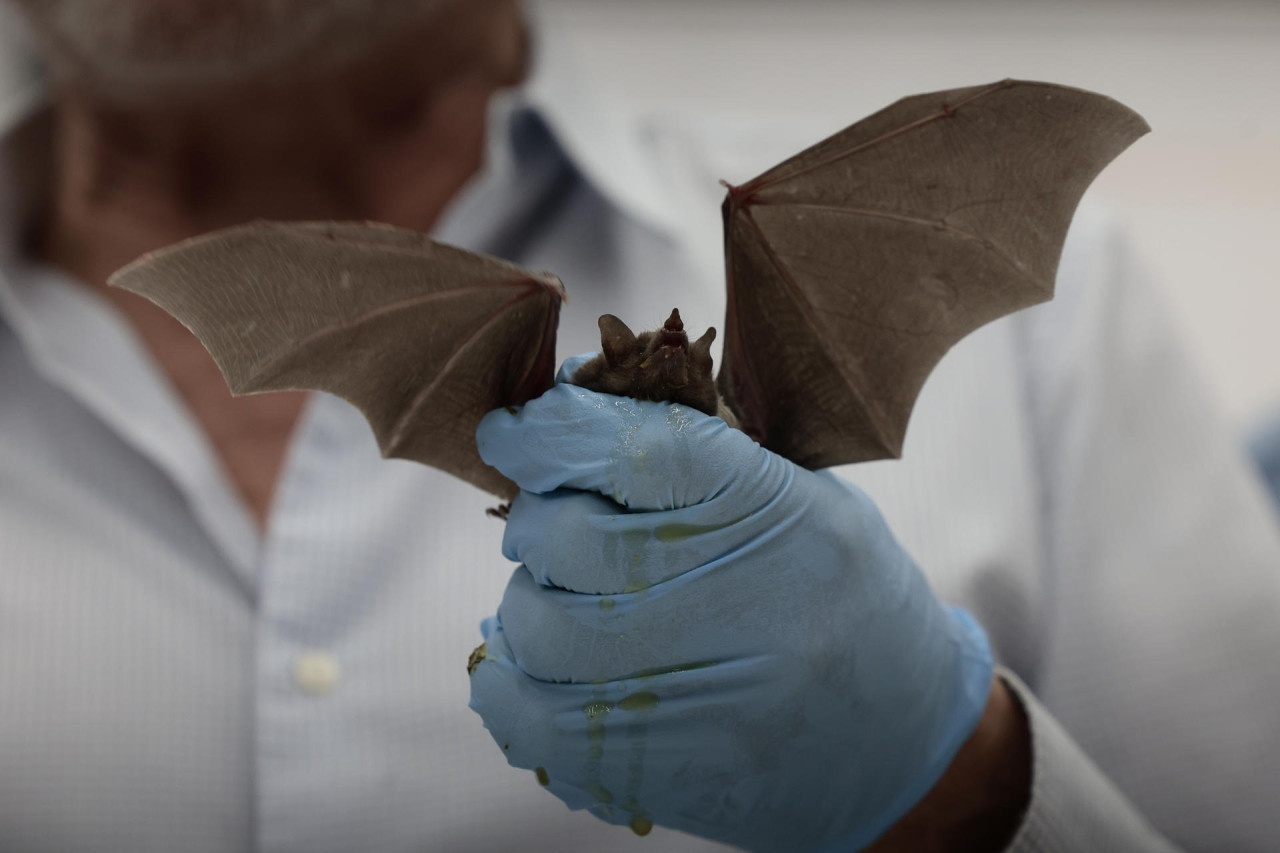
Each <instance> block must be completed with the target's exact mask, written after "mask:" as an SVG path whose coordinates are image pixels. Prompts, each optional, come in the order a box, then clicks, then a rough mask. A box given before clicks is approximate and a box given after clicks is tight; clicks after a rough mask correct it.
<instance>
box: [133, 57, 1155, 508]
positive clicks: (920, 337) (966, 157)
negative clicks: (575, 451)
mask: <svg viewBox="0 0 1280 853" xmlns="http://www.w3.org/2000/svg"><path fill="white" fill-rule="evenodd" d="M1148 129H1149V128H1148V127H1147V124H1146V122H1144V121H1143V120H1142V118H1141V117H1140V116H1138V115H1137V114H1136V113H1134V112H1133V111H1132V110H1129V109H1128V108H1126V107H1124V106H1123V105H1121V104H1119V103H1116V102H1115V101H1113V100H1111V99H1110V98H1105V97H1103V96H1101V95H1095V94H1092V93H1089V92H1083V91H1080V90H1078V89H1070V88H1066V87H1063V86H1055V85H1052V84H1047V83H1028V82H1020V81H1015V80H1005V81H1002V82H1000V83H996V84H992V85H989V86H975V87H971V88H966V89H952V90H948V91H945V92H934V93H931V94H926V95H917V96H914V97H910V98H904V99H903V100H901V101H898V102H897V103H894V104H892V105H890V106H889V107H887V108H885V109H883V110H881V111H880V112H878V113H876V114H875V115H872V116H870V117H868V118H866V119H863V120H862V121H860V122H858V123H856V124H854V125H851V126H850V127H848V128H846V129H845V130H843V131H840V132H839V133H837V134H835V135H833V136H831V137H830V138H828V139H825V140H823V141H822V142H819V143H818V144H816V145H814V146H812V147H810V148H808V149H806V150H804V151H802V152H800V153H799V154H797V155H796V156H794V157H792V158H790V159H788V160H786V161H784V162H782V163H780V164H779V165H777V166H775V167H774V168H772V169H770V170H768V171H767V172H765V173H763V174H761V175H759V176H757V177H756V178H754V179H752V180H751V181H748V182H747V183H745V184H743V185H741V186H739V187H730V191H729V196H728V198H727V199H726V201H725V204H724V208H723V215H724V226H725V241H724V245H725V267H726V277H727V282H726V284H727V294H726V296H727V309H726V313H725V323H724V336H725V337H724V353H723V357H722V363H721V367H720V373H719V375H718V376H717V377H716V378H715V381H714V382H713V381H712V364H711V354H710V346H711V342H712V341H713V340H714V339H715V330H714V329H709V330H708V331H707V332H706V333H705V334H704V335H703V336H702V337H701V338H699V339H698V340H696V341H694V342H692V343H690V342H689V339H688V336H687V335H686V334H685V331H684V326H683V324H682V323H681V320H680V314H679V312H678V311H672V313H671V316H670V317H669V318H668V319H667V322H666V323H665V324H664V325H663V327H662V328H660V329H658V330H656V331H653V332H645V333H642V334H640V335H635V334H633V333H632V332H631V330H630V329H628V328H627V326H626V325H625V324H624V323H623V322H622V321H621V320H619V319H618V318H617V317H614V316H612V315H609V314H606V315H604V316H603V317H601V318H600V332H601V354H600V356H599V357H598V358H596V359H595V360H593V361H592V362H589V363H588V364H586V365H584V366H583V367H582V368H581V369H579V371H578V372H577V373H576V374H575V375H574V377H573V381H574V382H575V384H578V385H582V386H584V387H587V388H591V389H593V390H597V391H602V392H606V393H612V394H624V395H629V396H633V397H637V398H640V399H647V400H670V401H673V402H678V403H683V404H685V405H688V406H692V407H694V408H697V409H699V410H701V411H703V412H706V413H708V414H716V415H720V416H721V417H723V418H725V420H726V421H727V422H730V423H731V424H733V425H737V424H739V423H740V424H741V429H743V431H745V432H746V433H747V434H748V435H750V436H751V437H752V438H754V439H755V440H757V441H759V442H760V443H761V444H763V445H764V446H765V447H767V448H768V449H770V450H772V451H774V452H776V453H778V454H779V455H781V456H785V457H786V458H788V459H790V460H791V461H793V462H796V463H797V464H800V465H804V466H806V467H809V468H820V467H826V466H829V465H838V464H843V463H848V462H859V461H864V460H869V459H882V458H886V457H894V456H897V455H898V453H899V451H900V449H901V446H902V440H903V437H904V435H905V432H906V425H907V420H908V418H909V416H910V414H911V409H912V406H913V405H914V402H915V399H916V396H917V394H918V393H919V391H920V388H921V386H922V385H923V384H924V380H925V378H926V377H927V376H928V375H929V372H930V371H931V370H932V369H933V366H934V365H935V364H936V363H937V362H938V360H939V359H940V358H942V356H943V354H945V353H946V351H947V350H948V349H949V348H950V347H951V346H952V345H953V344H955V343H956V342H957V341H958V340H960V339H961V338H962V337H964V336H965V335H966V334H968V333H969V332H971V331H973V330H974V329H976V328H978V327H979V326H981V325H982V324H984V323H987V322H990V321H991V320H994V319H996V318H998V317H1001V316H1003V315H1005V314H1008V313H1010V312H1012V311H1016V310H1018V309H1019V308H1023V307H1025V306H1028V305H1033V304H1035V303H1037V302H1042V301H1044V300H1046V299H1049V298H1051V297H1052V295H1053V284H1054V277H1055V275H1056V272H1057V264H1058V257H1059V254H1060V253H1061V250H1062V243H1063V241H1064V239H1065V237H1066V232H1067V227H1068V226H1069V225H1070V222H1071V217H1072V215H1073V214H1074V212H1075V207H1076V204H1077V203H1078V202H1079V200H1080V196H1081V195H1082V194H1083V192H1084V190H1085V189H1086V188H1087V187H1088V186H1089V184H1090V182H1092V180H1093V178H1094V177H1095V176H1096V175H1097V173H1098V172H1099V171H1101V170H1102V168H1103V167H1104V166H1106V165H1107V163H1109V162H1110V161H1111V160H1112V159H1113V158H1114V157H1115V156H1117V155H1118V154H1119V153H1120V152H1121V151H1123V150H1124V149H1125V148H1126V147H1128V145H1129V144H1130V143H1132V142H1133V141H1134V140H1135V139H1137V138H1138V137H1139V136H1141V135H1142V134H1144V133H1146V132H1147V130H1148ZM110 283H111V284H113V285H116V286H120V287H124V288H126V289H128V290H132V291H134V292H136V293H140V294H141V295H143V296H146V297H148V298H150V299H151V300H152V301H154V302H156V303H158V304H159V305H160V306H161V307H162V308H165V309H166V310H168V311H169V312H170V313H172V314H174V315H175V316H176V317H177V318H178V319H179V320H181V321H182V322H183V323H184V324H186V325H187V326H188V328H190V329H192V331H194V332H195V333H196V334H197V336H199V337H200V340H201V341H202V342H203V343H204V344H205V346H206V347H207V348H208V349H209V351H210V353H212V355H213V357H214V360H215V361H217V363H218V366H219V367H220V368H222V370H223V375H224V376H226V377H227V379H228V381H229V384H230V385H231V388H232V390H233V391H234V392H236V393H257V392H261V391H270V390H283V389H294V388H309V389H316V390H321V391H328V392H330V393H334V394H338V395H339V396H342V397H344V398H346V399H347V400H350V401H351V402H352V403H354V404H355V405H357V406H358V407H360V409H361V411H363V412H364V414H365V416H366V417H367V418H368V419H369V422H370V424H371V426H372V427H373V429H374V432H375V433H376V435H377V437H378V442H379V445H380V446H381V447H382V449H383V453H384V454H385V455H388V456H401V457H404V458H408V459H414V460H416V461H419V462H423V463H425V464H428V465H433V466H436V467H438V468H441V469H442V470H445V471H448V472H449V473H451V474H454V475H456V476H458V477H461V478H463V479H465V480H467V481H468V482H471V483H473V484H474V485H477V486H479V487H481V488H483V489H486V490H488V491H490V492H492V493H493V494H496V495H498V496H500V497H502V498H504V499H510V498H511V497H512V496H514V494H515V493H516V491H517V490H516V487H515V484H514V483H512V482H511V481H509V480H507V479H506V478H505V477H503V476H502V475H500V474H499V473H498V472H497V471H496V470H494V469H492V468H489V467H488V466H487V465H485V464H484V462H483V461H482V460H481V459H480V455H479V453H478V451H477V450H476V447H475V428H476V425H477V424H478V423H479V421H480V418H482V417H483V416H484V414H485V413H486V412H487V411H489V410H491V409H495V408H499V407H502V406H513V405H519V404H521V403H524V402H526V401H527V400H529V399H531V398H533V397H535V396H537V395H538V394H540V393H542V391H544V390H545V389H546V388H548V387H550V385H551V383H552V381H553V368H554V363H553V362H554V354H555V337H556V331H557V328H556V326H557V322H558V317H559V310H560V304H561V302H562V301H563V300H564V291H563V289H562V288H561V286H560V283H559V280H558V279H556V278H555V277H554V276H552V275H550V274H547V273H538V272H533V271H531V270H525V269H521V268H519V267H516V266H513V265H512V264H509V263H506V262H504V261H501V260H499V259H497V258H491V257H487V256H483V255H478V254H475V253H472V252H466V251H463V250H461V249H457V248H454V247H451V246H444V245H442V244H439V243H435V242H433V241H431V240H430V239H428V238H427V237H426V236H425V235H423V234H418V233H416V232H412V231H404V230H401V229H395V228H390V227H388V226H384V225H377V224H373V223H341V222H329V223H284V224H281V223H255V224H253V225H249V226H241V227H238V228H232V229H227V230H225V231H219V232H215V233H213V234H209V235H205V236H203V237H197V238H195V239H193V240H188V241H186V242H184V243H180V244H178V245H177V246H173V247H170V248H168V249H164V250H161V251H159V252H155V253H152V254H150V255H148V256H145V257H143V258H141V259H139V260H138V261H135V262H134V263H132V264H130V265H129V266H127V267H125V268H124V269H123V270H121V271H119V272H117V273H116V274H115V275H114V276H113V277H112V279H111V281H110ZM353 285H358V286H353ZM717 390H718V391H719V394H720V397H721V398H723V400H722V401H720V400H718V398H717V394H716V392H717ZM735 415H736V418H735Z"/></svg>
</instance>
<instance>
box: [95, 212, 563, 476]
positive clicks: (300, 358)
mask: <svg viewBox="0 0 1280 853" xmlns="http://www.w3.org/2000/svg"><path fill="white" fill-rule="evenodd" d="M300 282H304V283H305V286H299V283H300ZM111 284H113V285H116V286H119V287H123V288H125V289H127V290H131V291H133V292H135V293H138V294H140V295H142V296H145V297H147V298H148V299H150V300H152V301H153V302H155V303H156V304H158V305H159V306H160V307H161V308H164V309H165V310H166V311H168V312H169V313H171V314H173V315H174V316H175V317H177V318H178V319H179V320H181V321H182V322H183V323H184V324H185V325H186V326H187V327H188V328H190V329H191V331H192V332H194V333H195V334H196V336H197V337H199V338H200V340H201V342H202V343H203V344H204V345H205V348H206V349H208V350H209V352H210V354H212V356H213V358H214V360H215V361H216V362H217V364H218V367H219V369H221V371H222V374H223V376H224V377H225V378H226V380H227V384H228V386H229V387H230V388H231V390H232V392H233V393H236V394H254V393H260V392H265V391H280V390H291V389H313V390H320V391H327V392H329V393H332V394H336V395H338V396H340V397H343V398H344V399H346V400H348V401H350V402H351V403H353V404H354V405H356V406H357V407H358V408H359V409H360V410H361V411H362V412H363V413H364V415H365V417H366V418H368V420H369V423H370V425H371V426H372V427H373V430H374V433H375V435H376V436H377V439H378V444H379V446H380V447H381V448H382V452H383V454H384V455H386V456H394V457H400V458H405V459H412V460H415V461H418V462H422V463H425V464H427V465H432V466H434V467H436V468H440V469H442V470H444V471H447V472H449V473H451V474H454V475H455V476H458V477H461V478H462V479H464V480H467V481H468V482H471V483H473V484H474V485H477V486H479V487H481V488H483V489H485V490H487V491H489V492H491V493H493V494H496V495H499V496H500V497H503V498H510V497H511V496H513V495H514V494H515V492H516V491H517V490H516V487H515V485H514V484H513V483H511V482H510V481H509V480H507V479H506V478H505V477H503V476H502V475H500V474H499V473H498V472H497V471H496V470H494V469H493V468H490V467H489V466H487V465H485V464H484V463H483V462H482V461H481V460H480V457H479V454H478V453H477V451H476V446H475V427H476V425H477V424H478V423H479V421H480V418H481V417H483V415H484V413H485V412H487V411H489V410H490V409H494V408H497V407H499V406H512V405H520V404H522V403H524V402H527V401H528V400H529V399H531V398H533V397H536V396H537V395H538V394H541V393H542V392H543V391H544V390H546V389H547V388H549V387H551V384H552V381H553V375H554V368H555V332H556V324H557V321H558V318H559V310H560V304H561V302H562V301H563V299H564V291H563V288H562V287H561V285H560V282H559V280H558V279H556V278H555V277H554V276H551V275H548V274H541V273H534V272H531V271H529V270H525V269H522V268H520V267H517V266H514V265H512V264H508V263H505V262H503V261H500V260H498V259H496V258H491V257H487V256H484V255H478V254H475V253H471V252H466V251H463V250H460V249H455V248H453V247H450V246H445V245H443V244H439V243H436V242H434V241H432V240H430V239H429V238H428V237H426V236H425V235H422V234H419V233H417V232H414V231H406V230H403V229H397V228H392V227H390V226H385V225H376V224H364V223H345V222H335V223H291V224H280V223H266V222H259V223H254V224H251V225H246V226H241V227H237V228H231V229H226V230H223V231H217V232H213V233H212V234H207V235H204V236H201V237H197V238H194V239H192V240H188V241H186V242H183V243H179V244H177V245H175V246H171V247H168V248H165V249H162V250H160V251H158V252H154V253H152V254H150V255H147V256H144V257H143V258H140V259H139V260H138V261H135V262H134V263H133V264H130V265H129V266H127V267H125V268H124V269H122V270H120V271H119V272H118V273H116V275H114V276H113V277H112V279H111Z"/></svg>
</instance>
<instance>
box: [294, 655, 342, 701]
mask: <svg viewBox="0 0 1280 853" xmlns="http://www.w3.org/2000/svg"><path fill="white" fill-rule="evenodd" d="M341 677H342V671H341V670H340V669H339V668H338V662H337V660H335V659H334V657H333V655H330V654H326V653H324V652H307V653H305V654H302V655H299V656H298V659H297V660H295V661H294V662H293V682H294V684H296V685H298V686H299V687H301V688H302V689H303V690H305V691H306V692H308V693H311V694H314V695H316V696H319V695H321V694H324V693H328V692H329V691H330V690H332V689H333V688H334V687H337V686H338V680H339V679H340V678H341Z"/></svg>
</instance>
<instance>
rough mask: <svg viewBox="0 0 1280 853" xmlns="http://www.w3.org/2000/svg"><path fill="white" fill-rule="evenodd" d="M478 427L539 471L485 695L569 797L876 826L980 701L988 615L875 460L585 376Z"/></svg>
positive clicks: (912, 789)
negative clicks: (868, 482)
mask: <svg viewBox="0 0 1280 853" xmlns="http://www.w3.org/2000/svg"><path fill="white" fill-rule="evenodd" d="M580 363H581V357H580V358H579V359H571V360H570V361H569V362H567V363H566V364H565V366H564V368H562V370H561V381H562V382H563V381H564V377H565V376H568V375H572V372H573V370H574V368H575V367H576V365H577V364H580ZM476 438H477V441H478V443H479V447H480V453H481V455H482V456H483V457H484V459H485V461H486V462H488V463H489V464H491V465H494V466H495V467H497V468H498V469H499V470H501V471H502V472H503V473H504V474H505V475H507V476H508V477H510V478H511V479H513V480H515V481H516V482H517V483H519V484H520V486H521V488H522V489H523V491H522V492H521V493H520V495H519V496H518V497H517V498H516V499H515V501H514V503H513V504H512V507H511V513H510V517H509V520H508V522H507V528H506V536H505V539H504V541H503V553H504V554H505V555H506V556H507V557H508V558H510V559H512V560H516V561H518V562H520V563H522V565H521V566H520V567H519V568H518V569H516V572H515V574H514V576H513V577H512V578H511V582H510V583H509V584H508V586H507V590H506V594H505V595H504V597H503V600H502V605H501V607H500V608H499V610H498V615H497V617H496V619H490V620H487V621H486V623H485V626H484V632H485V639H486V646H485V647H483V648H484V651H483V654H484V657H483V659H480V656H479V655H477V656H476V658H475V660H474V661H473V663H474V664H475V665H474V667H473V671H472V675H471V707H472V708H474V709H475V710H476V711H477V712H478V713H479V714H480V716H481V717H482V718H483V720H484V724H485V726H486V727H487V728H488V729H489V731H490V733H492V735H493V737H494V739H495V740H496V741H497V742H498V744H499V745H500V746H501V747H502V748H503V749H504V750H505V754H506V756H507V759H508V761H510V762H511V764H513V765H515V766H517V767H524V768H529V769H535V768H536V769H538V775H539V779H540V780H542V781H543V782H544V784H546V785H547V786H548V788H549V789H550V790H551V791H552V793H554V794H556V795H557V796H558V797H560V798H561V799H562V800H564V801H565V803H567V804H568V805H569V807H570V808H575V809H578V808H586V809H590V810H591V811H592V812H593V813H594V814H596V815H597V816H598V817H601V818H603V819H604V820H607V821H611V822H614V823H621V824H630V825H631V826H632V828H634V829H636V830H637V831H647V829H648V827H649V826H650V825H651V824H653V823H656V824H661V825H664V826H669V827H674V828H676V829H681V830H685V831H687V832H691V833H695V834H698V835H702V836H705V837H708V838H713V839H717V840H720V841H725V842H728V843H730V844H734V845H737V846H740V847H744V848H747V849H750V850H788V851H795V850H841V851H848V850H855V849H858V848H860V847H863V846H865V845H867V844H870V843H871V842H872V841H874V840H875V839H876V838H877V837H878V836H879V835H881V834H882V833H883V832H884V831H885V830H887V829H888V828H889V827H890V826H892V825H893V824H894V823H895V822H896V821H897V820H898V819H899V818H901V817H902V816H903V815H904V814H906V812H908V811H909V810H910V809H911V808H912V807H913V806H914V805H915V804H916V803H917V802H918V801H919V800H920V799H921V798H922V797H923V796H924V794H925V793H926V792H927V791H928V790H929V789H930V788H931V787H932V786H933V785H934V783H935V782H936V781H937V780H938V779H939V778H940V777H941V775H942V773H943V771H944V770H945V769H946V767H947V765H948V764H949V763H950V761H951V758H952V757H953V756H954V755H955V753H956V751H957V750H958V749H959V748H960V746H961V744H963V743H964V741H965V740H966V739H967V737H968V736H969V734H970V733H971V732H972V731H973V729H974V727H975V726H976V725H977V722H978V720H979V718H980V717H981V715H982V711H983V708H984V707H985V704H986V700H987V694H988V690H989V688H990V684H991V676H992V662H991V655H990V650H989V648H988V646H987V642H986V638H985V636H984V635H983V633H982V631H981V629H980V628H979V627H978V626H977V624H976V623H975V622H974V621H973V620H972V618H971V617H970V616H969V615H968V614H967V613H965V612H964V611H961V610H957V609H951V608H948V607H945V606H943V605H942V604H940V603H939V602H938V600H937V599H935V598H934V596H933V594H932V593H931V592H930V590H929V587H928V584H927V583H926V581H925V579H924V577H923V575H921V573H920V571H919V570H918V569H917V568H916V566H915V564H914V563H913V562H912V560H911V558H910V557H909V556H908V555H907V554H906V552H905V551H903V550H902V548H901V547H900V546H899V545H898V543H897V542H896V541H895V540H894V538H893V536H892V534H891V533H890V532H889V530H888V528H887V527H886V526H885V523H884V521H883V519H882V518H881V517H880V514H879V512H878V511H877V510H876V507H875V505H874V504H873V503H872V502H871V500H870V499H869V498H867V496H866V495H864V494H863V493H862V492H861V491H859V490H858V489H857V488H855V487H854V486H852V485H849V484H848V483H845V482H843V481H841V480H839V479H838V478H836V477H834V476H832V475H830V474H826V473H821V472H813V471H808V470H805V469H803V468H800V467H798V466H796V465H794V464H792V463H791V462H789V461H787V460H786V459H783V458H782V457H780V456H777V455H776V454H773V453H771V452H769V451H767V450H765V449H763V448H761V447H760V446H759V445H757V444H756V443H755V442H753V441H752V440H751V439H750V438H748V437H747V436H746V435H745V434H743V433H741V432H738V431H736V430H732V429H729V428H728V427H726V426H725V424H724V422H723V421H721V420H719V419H718V418H713V417H709V416H707V415H704V414H702V413H701V412H697V411H694V410H691V409H688V408H685V407H680V406H673V405H670V404H665V403H644V402H638V401H635V400H631V399H628V398H621V397H612V396H608V395H603V394H596V393H593V392H590V391H586V390H584V389H581V388H577V387H575V386H572V385H568V384H559V385H556V386H555V387H554V388H552V389H551V390H550V391H548V392H547V393H546V394H544V395H543V396H542V397H540V398H538V399H537V400H533V401H532V402H530V403H529V404H528V405H526V406H525V407H524V408H523V410H521V411H519V412H518V413H517V414H514V415H513V414H510V413H509V412H507V411H505V410H499V411H495V412H491V413H490V414H489V415H488V416H486V418H485V419H484V421H483V422H482V423H481V425H480V427H479V429H478V431H477V433H476Z"/></svg>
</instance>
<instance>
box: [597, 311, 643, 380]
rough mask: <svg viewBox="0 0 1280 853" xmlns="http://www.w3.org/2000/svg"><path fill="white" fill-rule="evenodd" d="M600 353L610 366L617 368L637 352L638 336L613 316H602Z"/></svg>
mask: <svg viewBox="0 0 1280 853" xmlns="http://www.w3.org/2000/svg"><path fill="white" fill-rule="evenodd" d="M600 351H601V352H603V353H604V360H605V361H607V362H608V363H609V366H611V367H614V366H617V365H618V364H619V363H620V362H621V361H622V360H623V359H625V358H626V357H627V356H629V355H632V354H634V353H635V351H636V336H635V334H634V333H633V332H632V331H631V330H630V329H629V328H627V324H626V323H624V322H622V321H621V320H619V319H618V318H617V317H615V316H613V315H612V314H601V315H600Z"/></svg>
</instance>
